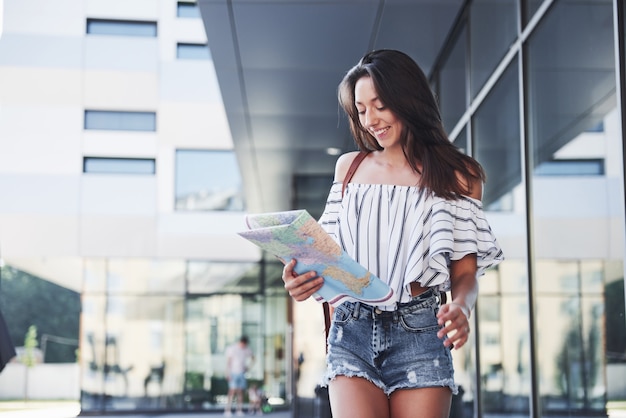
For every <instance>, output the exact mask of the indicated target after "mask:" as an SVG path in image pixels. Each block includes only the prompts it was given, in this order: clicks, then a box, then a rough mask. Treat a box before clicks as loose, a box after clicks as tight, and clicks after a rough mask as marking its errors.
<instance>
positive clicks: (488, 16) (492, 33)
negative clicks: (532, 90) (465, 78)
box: [469, 0, 517, 97]
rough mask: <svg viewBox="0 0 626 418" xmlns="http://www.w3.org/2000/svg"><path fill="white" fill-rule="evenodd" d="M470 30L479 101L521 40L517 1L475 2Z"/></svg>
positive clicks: (473, 78) (472, 69) (473, 92)
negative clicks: (518, 31)
mask: <svg viewBox="0 0 626 418" xmlns="http://www.w3.org/2000/svg"><path fill="white" fill-rule="evenodd" d="M469 27H470V35H469V36H470V79H471V81H470V89H471V95H472V97H475V96H476V94H477V93H478V92H479V91H480V89H481V88H482V87H483V85H484V84H485V82H486V81H487V79H488V78H489V76H490V75H491V74H492V73H493V70H494V69H495V68H496V67H497V65H498V63H499V62H500V61H501V60H502V58H504V56H505V54H506V53H507V52H508V51H509V48H510V46H511V45H512V44H513V41H515V39H516V37H517V0H474V1H473V2H472V3H471V7H470V25H469Z"/></svg>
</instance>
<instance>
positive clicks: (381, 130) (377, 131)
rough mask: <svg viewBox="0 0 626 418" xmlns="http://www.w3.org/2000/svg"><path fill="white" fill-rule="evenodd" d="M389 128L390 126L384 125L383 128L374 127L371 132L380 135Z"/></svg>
mask: <svg viewBox="0 0 626 418" xmlns="http://www.w3.org/2000/svg"><path fill="white" fill-rule="evenodd" d="M389 129H391V128H390V127H386V128H383V129H374V130H373V132H374V135H376V136H381V135H384V134H385V133H386V132H387V131H388V130H389Z"/></svg>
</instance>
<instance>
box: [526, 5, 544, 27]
mask: <svg viewBox="0 0 626 418" xmlns="http://www.w3.org/2000/svg"><path fill="white" fill-rule="evenodd" d="M544 1H545V0H522V3H524V25H526V24H527V23H528V22H530V20H531V19H532V18H533V16H534V15H535V13H536V12H537V10H539V6H541V3H543V2H544Z"/></svg>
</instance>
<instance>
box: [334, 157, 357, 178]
mask: <svg viewBox="0 0 626 418" xmlns="http://www.w3.org/2000/svg"><path fill="white" fill-rule="evenodd" d="M360 152H361V151H351V152H346V153H345V154H341V155H340V156H339V158H337V162H336V163H335V181H340V182H342V181H343V180H344V179H345V178H346V174H347V173H348V170H349V169H350V165H352V162H353V161H354V159H355V158H356V157H357V155H359V153H360Z"/></svg>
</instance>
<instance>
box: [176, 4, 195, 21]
mask: <svg viewBox="0 0 626 418" xmlns="http://www.w3.org/2000/svg"><path fill="white" fill-rule="evenodd" d="M176 16H178V17H191V18H197V17H200V8H199V7H198V5H197V4H196V3H188V2H184V1H179V2H178V4H177V5H176Z"/></svg>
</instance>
